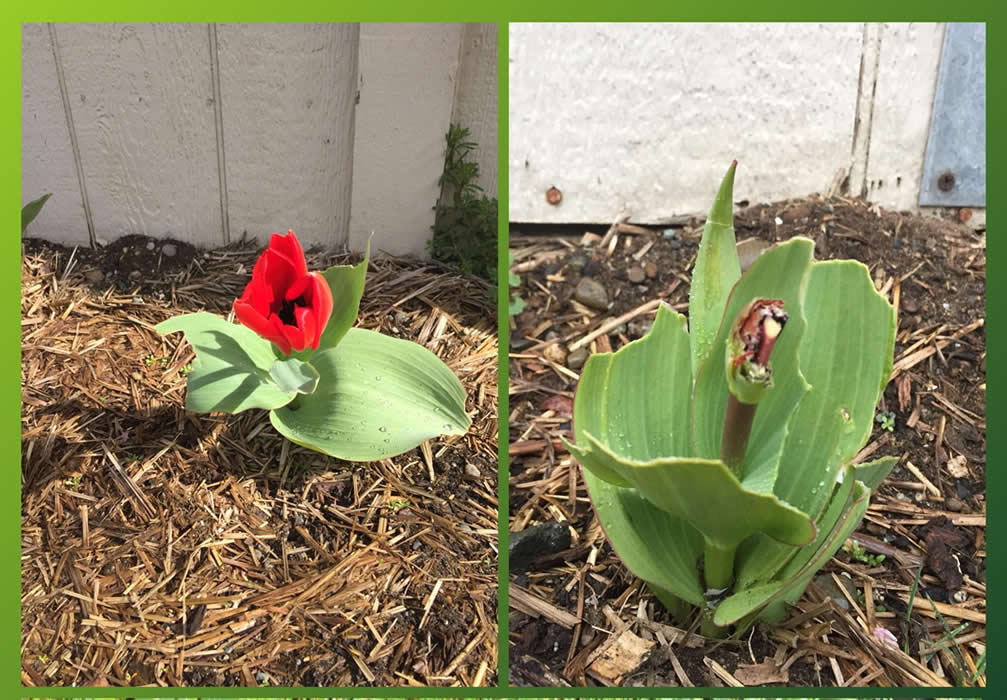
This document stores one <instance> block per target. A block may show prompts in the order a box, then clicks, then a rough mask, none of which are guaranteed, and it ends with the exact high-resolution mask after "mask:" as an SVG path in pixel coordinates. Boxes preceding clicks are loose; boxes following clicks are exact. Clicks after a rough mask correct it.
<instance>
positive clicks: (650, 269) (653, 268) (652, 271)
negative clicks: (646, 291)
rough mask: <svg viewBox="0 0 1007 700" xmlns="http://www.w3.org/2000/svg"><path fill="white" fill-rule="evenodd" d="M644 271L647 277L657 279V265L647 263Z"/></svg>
mask: <svg viewBox="0 0 1007 700" xmlns="http://www.w3.org/2000/svg"><path fill="white" fill-rule="evenodd" d="M643 271H644V272H645V273H646V274H647V277H649V278H651V279H654V278H655V277H657V263H652V262H649V263H647V264H646V265H644V267H643Z"/></svg>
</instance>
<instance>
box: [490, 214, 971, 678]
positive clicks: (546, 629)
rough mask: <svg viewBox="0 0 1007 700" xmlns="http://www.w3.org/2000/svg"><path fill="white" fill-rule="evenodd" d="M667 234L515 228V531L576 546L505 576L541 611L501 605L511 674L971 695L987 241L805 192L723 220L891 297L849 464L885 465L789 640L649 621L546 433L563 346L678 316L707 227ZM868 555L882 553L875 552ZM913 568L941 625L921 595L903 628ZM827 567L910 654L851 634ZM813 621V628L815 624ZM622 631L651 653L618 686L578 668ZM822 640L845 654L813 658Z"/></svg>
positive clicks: (567, 382) (555, 440)
mask: <svg viewBox="0 0 1007 700" xmlns="http://www.w3.org/2000/svg"><path fill="white" fill-rule="evenodd" d="M682 224H683V225H682V226H678V227H669V228H667V229H664V230H654V229H648V228H645V227H637V226H631V225H628V224H620V223H617V224H613V225H612V226H611V227H600V228H594V229H593V230H591V231H589V232H588V233H586V234H585V233H584V229H583V228H581V229H579V230H578V231H577V232H576V234H575V235H569V234H568V235H560V236H556V235H548V232H543V230H542V229H539V230H537V231H536V230H531V229H529V227H525V228H523V229H522V228H519V227H517V226H512V233H511V248H512V249H514V251H515V264H514V267H513V268H512V269H513V270H514V271H516V272H517V273H518V274H519V275H520V277H521V285H520V287H518V288H516V289H514V290H512V294H514V295H517V296H520V297H521V298H522V299H523V300H524V302H525V303H526V305H527V306H526V309H525V310H524V311H523V312H522V313H520V314H519V315H518V316H516V317H514V318H513V319H512V334H511V371H510V375H511V386H510V395H511V402H510V406H511V422H510V439H511V445H510V453H511V464H510V484H511V487H510V504H509V505H510V512H511V531H512V532H517V531H522V530H525V529H526V528H531V527H535V526H536V525H540V524H543V523H556V522H561V523H566V524H568V526H569V528H570V532H571V536H572V542H571V544H570V545H569V547H568V548H566V549H564V550H561V551H555V550H549V549H543V550H542V552H541V556H540V557H539V559H537V560H535V561H533V562H532V564H531V565H530V566H529V568H528V569H527V571H524V572H521V573H518V574H516V575H512V579H511V585H512V589H513V587H514V586H515V585H517V586H520V587H521V588H523V589H527V590H528V591H529V593H530V594H531V595H532V596H533V597H534V598H535V600H536V601H537V604H536V605H533V606H528V605H522V606H518V607H515V604H514V598H513V596H512V605H511V618H510V644H511V682H512V683H513V684H515V685H542V684H545V685H555V684H557V683H562V684H572V685H585V684H588V685H590V684H617V685H624V686H632V685H646V686H677V685H683V684H689V683H691V684H694V685H697V686H719V685H725V684H726V683H727V680H725V676H724V675H723V674H721V673H720V672H719V671H718V670H716V669H715V664H713V663H712V662H716V663H717V664H720V666H721V667H722V668H723V669H725V670H726V671H725V672H726V673H727V674H728V677H730V676H731V674H738V673H739V670H740V675H739V677H741V676H745V674H751V673H753V671H752V669H751V668H746V667H751V666H754V665H756V664H760V663H762V662H764V661H767V660H768V661H767V666H766V668H770V667H772V668H775V669H776V671H777V672H781V673H782V672H785V676H786V680H782V676H781V677H780V678H778V679H776V680H775V681H767V682H766V683H765V684H766V685H793V686H796V685H810V686H822V685H835V684H838V683H839V682H850V681H852V684H853V685H896V686H900V685H901V686H913V685H927V684H928V682H927V681H930V683H931V684H932V683H933V682H939V681H940V680H941V679H942V678H944V679H946V680H945V682H946V683H950V684H962V685H976V684H984V683H985V667H984V659H985V657H984V650H985V512H986V500H985V474H986V450H985V430H986V424H985V363H986V350H985V325H984V321H983V319H984V318H985V313H986V312H985V260H986V253H985V231H984V230H979V231H976V230H973V229H972V228H970V227H968V226H966V225H964V224H962V223H960V222H959V221H958V220H957V219H952V218H937V217H931V216H919V215H914V214H909V213H904V212H903V213H899V212H890V211H885V210H883V209H880V208H878V207H876V206H871V205H869V204H867V203H865V202H863V201H860V200H851V199H846V198H841V197H832V198H825V197H822V196H819V195H813V196H810V197H808V198H804V199H799V200H787V201H783V202H776V203H772V204H763V205H758V206H751V207H745V208H742V209H738V210H736V215H735V230H736V233H737V238H738V240H739V241H742V240H744V239H748V238H756V239H761V240H762V241H766V242H768V243H775V242H778V241H782V240H786V239H788V238H791V237H793V236H796V235H801V236H806V237H809V238H813V239H814V240H815V251H816V252H815V256H816V258H817V259H830V258H852V259H856V260H860V261H862V262H864V263H865V264H866V265H867V266H868V268H869V269H870V272H871V275H872V277H873V279H874V281H875V284H876V286H877V287H878V288H879V289H880V290H882V292H883V293H884V294H885V295H886V296H887V297H888V299H889V300H890V301H892V302H893V303H894V304H897V306H898V332H897V338H896V345H895V360H896V364H895V369H894V371H893V374H892V379H891V381H890V382H889V384H888V386H887V388H886V390H885V392H884V395H883V398H882V400H881V402H880V404H879V406H878V413H879V415H880V414H885V419H884V420H885V424H886V425H882V423H881V422H878V423H877V424H876V425H875V430H874V432H873V434H872V436H871V440H870V441H869V442H868V444H867V447H866V448H865V450H864V451H862V453H861V455H860V456H859V459H867V457H868V456H869V455H870V454H872V453H873V454H874V456H873V457H871V458H872V459H873V458H876V457H878V456H881V455H884V454H890V455H896V456H898V457H899V463H898V465H897V466H896V468H895V469H894V470H893V472H892V474H891V475H890V476H889V478H888V479H887V480H886V482H885V483H884V484H882V486H881V487H880V489H879V490H878V492H877V493H875V494H874V496H873V497H872V505H871V508H870V510H869V511H868V514H867V516H866V517H865V519H864V522H863V523H862V525H861V527H860V528H859V529H858V531H857V532H856V533H855V535H854V537H853V538H852V539H854V540H857V541H858V542H859V543H860V544H861V545H862V547H863V550H861V551H859V552H856V551H854V552H853V553H851V552H848V551H844V550H840V553H839V554H838V555H837V556H836V557H835V558H834V559H833V561H832V562H830V563H829V564H828V565H827V566H826V567H825V569H823V571H822V572H820V574H822V575H820V576H819V577H817V578H816V584H813V585H812V586H810V587H809V590H808V592H807V594H806V595H805V597H804V598H803V599H802V600H801V602H800V603H799V605H798V609H797V610H795V616H794V617H792V618H791V619H795V620H798V622H799V624H797V625H796V626H794V627H793V628H792V629H791V628H790V627H788V623H787V622H785V623H783V625H782V627H781V628H780V629H786V630H789V631H791V632H792V633H794V634H796V636H791V637H785V636H784V635H782V634H781V632H780V629H777V630H772V629H767V628H764V627H761V626H759V627H756V628H755V629H754V631H753V632H752V634H751V636H750V637H749V638H748V639H745V640H743V641H741V642H738V641H727V642H723V641H721V642H717V641H714V640H702V639H701V638H698V636H697V635H696V634H691V635H684V634H681V635H679V636H678V638H677V642H676V641H674V640H675V639H676V637H675V636H674V634H673V633H671V632H670V631H669V630H670V627H661V625H665V626H674V625H675V623H674V621H673V620H672V618H670V616H668V614H667V612H666V611H665V610H664V609H663V608H662V606H661V605H660V604H659V603H657V602H656V600H654V599H653V597H652V596H651V595H650V593H649V592H648V591H647V589H646V587H645V586H643V585H642V584H641V582H640V581H639V580H638V579H636V578H635V577H634V576H633V575H632V574H631V573H629V572H628V571H627V570H626V569H625V567H623V566H622V564H621V562H620V561H619V560H618V558H617V557H616V556H615V554H614V553H613V551H612V549H611V547H610V546H609V544H608V543H607V541H606V540H605V537H604V534H603V533H602V532H601V528H600V527H599V525H598V522H597V520H596V519H595V517H594V513H593V511H592V509H591V508H590V500H589V498H588V495H587V491H586V489H585V488H584V485H583V481H582V479H581V477H580V470H579V467H578V466H577V465H576V464H575V463H573V462H572V459H571V458H570V456H569V454H567V453H566V451H565V449H564V448H563V446H562V443H561V442H560V441H559V438H560V437H561V436H562V437H569V435H570V413H571V409H572V397H573V392H574V389H575V387H576V382H577V378H578V374H577V373H578V372H579V367H580V366H581V365H582V362H583V358H582V357H580V358H577V360H579V361H576V360H575V361H571V360H572V359H573V358H571V355H572V354H573V353H571V350H572V348H571V347H570V346H571V345H574V344H576V343H577V342H578V341H580V340H581V339H583V338H585V337H586V336H588V335H589V334H591V333H592V331H596V330H597V329H599V328H600V327H602V326H603V325H604V324H605V323H606V322H609V321H612V320H613V319H615V318H616V317H620V316H623V315H627V316H628V317H627V318H626V320H625V322H624V323H620V324H619V325H618V326H617V327H615V328H612V329H611V330H608V331H607V332H603V333H600V334H597V337H596V338H594V339H593V340H591V342H590V343H589V344H587V345H586V347H587V348H588V349H589V350H590V352H604V351H610V350H617V349H618V348H620V347H621V346H623V345H625V344H626V343H628V342H630V341H632V340H634V339H636V338H639V337H642V336H643V335H644V334H645V333H646V332H647V330H649V327H650V323H651V322H652V320H653V317H654V313H655V307H654V306H653V304H651V305H649V306H648V305H647V302H651V301H653V300H655V299H661V300H663V301H664V302H666V303H668V304H671V305H672V306H673V307H674V308H676V309H677V310H679V311H681V312H683V313H686V312H687V308H688V304H687V302H688V289H689V277H688V275H689V274H690V272H691V266H692V264H693V262H694V260H695V256H696V251H697V248H698V243H699V238H700V235H701V232H702V224H703V221H702V218H693V219H691V220H689V221H683V222H682ZM543 234H545V235H543ZM600 234H605V235H604V236H601V235H600ZM584 277H591V278H593V279H594V280H596V281H598V282H600V283H601V285H602V286H603V287H604V288H605V290H606V292H607V296H608V301H609V303H610V308H609V309H608V310H607V311H598V310H594V309H591V308H589V307H588V306H584V305H581V304H579V303H578V302H577V301H574V300H573V297H574V295H575V290H576V289H577V286H578V283H580V281H581V280H582V278H584ZM641 307H642V308H641ZM609 325H612V324H609ZM880 420H881V419H880V418H879V421H880ZM889 424H890V426H889ZM887 427H890V429H886V428H887ZM914 470H915V471H914ZM938 494H939V495H938ZM940 518H945V520H943V521H942V520H940ZM935 530H937V531H939V532H940V533H942V534H939V535H935V534H934V531H935ZM872 554H874V555H881V557H882V560H877V559H873V560H872V559H871V558H870V556H871V555H872ZM924 560H925V562H924ZM921 564H925V565H924V566H923V569H922V576H921V578H920V580H919V591H920V593H919V595H920V597H922V596H923V594H924V593H925V594H926V595H929V596H930V598H931V599H932V600H934V601H938V602H943V603H946V604H947V605H948V606H949V607H947V608H942V610H943V611H944V613H945V615H944V618H945V619H944V620H943V621H938V620H935V619H934V617H935V616H934V614H933V613H932V611H931V610H930V609H929V604H928V603H925V605H924V606H923V607H925V608H927V609H926V610H923V609H922V608H921V607H916V606H919V605H920V603H921V600H920V599H916V600H915V605H914V609H913V613H912V615H911V616H910V620H909V622H908V623H907V622H906V621H905V617H906V610H907V601H908V600H909V597H908V595H907V593H906V592H907V591H908V590H909V589H910V588H912V587H913V584H914V580H915V578H916V576H917V573H918V571H919V568H920V565H921ZM959 566H960V572H959V571H958V569H959ZM832 573H835V574H839V575H841V578H842V579H843V580H844V585H845V583H849V582H850V581H852V582H853V588H854V589H856V590H857V591H859V595H861V596H862V595H863V593H864V591H865V587H867V588H869V589H871V590H872V591H873V593H874V597H875V598H877V600H876V602H875V603H874V605H876V606H880V608H881V610H880V611H879V610H877V609H872V610H871V611H870V613H869V615H870V619H871V621H872V622H873V623H874V624H876V625H879V626H883V627H886V628H887V629H889V630H890V631H891V632H892V633H893V634H894V635H895V637H896V638H897V639H898V641H899V644H900V646H902V648H903V649H904V650H908V654H902V653H901V652H900V654H901V656H899V655H898V654H895V653H894V652H891V650H890V648H884V647H883V646H882V645H881V644H880V643H876V642H875V641H873V640H872V639H871V638H870V635H869V634H867V633H865V632H864V629H865V628H866V626H865V625H864V624H863V623H864V620H863V619H855V613H860V615H861V616H862V615H864V614H868V613H864V612H862V611H860V610H859V609H857V610H850V611H847V610H846V609H844V608H842V607H841V606H840V605H838V604H837V601H836V600H832V601H831V602H830V599H831V598H837V599H841V598H844V596H843V595H842V594H841V593H839V592H833V593H830V592H829V590H828V589H829V587H830V586H832V587H833V588H836V586H835V583H834V580H833V579H832V577H831V575H830V574H832ZM956 573H957V574H958V575H957V577H956V576H955V574H956ZM819 585H820V586H821V588H820V587H819ZM859 600H860V605H861V606H862V605H863V598H862V597H861V598H860V599H859ZM842 602H843V603H847V601H845V600H844V601H842ZM815 605H823V606H825V607H824V608H823V610H824V611H823V612H820V614H818V615H813V616H811V619H804V620H801V619H800V618H799V617H798V616H799V615H800V613H801V611H802V610H804V611H808V610H809V609H810V608H813V607H814V606H815ZM846 607H847V608H848V607H849V605H848V604H847V605H846ZM956 611H957V612H956ZM962 611H965V612H962ZM563 613H566V614H563ZM570 615H572V616H573V617H570ZM956 615H964V616H965V617H966V618H967V619H954V618H955V616H956ZM807 617H808V616H805V618H807ZM820 623H824V624H825V627H824V628H814V627H813V626H814V625H816V624H820ZM944 624H946V625H950V626H951V627H952V628H956V627H957V626H958V625H959V624H964V625H965V627H964V629H962V630H959V631H957V632H955V637H956V639H961V640H962V642H961V643H960V644H959V645H957V646H955V649H954V653H953V654H949V653H947V652H943V653H940V654H937V655H936V656H935V655H934V654H933V652H932V651H930V644H931V643H932V642H936V641H938V640H939V639H940V638H941V637H943V636H945V633H946V630H945V629H944V628H943V625H944ZM627 626H628V628H629V629H631V631H633V632H634V633H635V634H636V635H638V636H639V637H641V638H642V639H643V640H644V642H648V643H649V642H656V646H654V647H653V649H652V651H651V652H650V653H649V654H648V655H645V656H643V657H641V659H638V660H637V663H634V664H630V666H631V668H628V669H626V670H625V673H624V675H622V676H621V677H620V676H615V677H612V676H606V675H605V673H604V672H603V671H604V669H603V668H602V667H600V666H592V663H593V662H594V661H595V659H593V657H592V652H593V650H594V649H595V647H599V646H602V645H603V644H604V643H605V642H606V640H609V639H610V637H611V636H612V633H613V632H615V631H621V630H622V629H623V628H626V627H627ZM822 629H825V631H826V633H827V636H826V637H823V636H821V635H822ZM662 630H663V631H664V634H663V637H662V635H661V634H660V632H661V631H662ZM669 635H670V636H669ZM683 638H684V641H683ZM785 639H786V643H785V642H784V640H785ZM823 639H827V640H828V644H829V645H831V647H829V648H832V649H833V650H834V649H840V650H843V651H844V652H845V653H847V654H849V658H846V657H844V656H843V655H842V654H839V655H838V658H837V656H836V652H834V651H833V653H831V654H830V653H828V648H826V647H824V646H822V644H821V640H823ZM697 640H700V641H701V643H699V644H698V645H696V642H697ZM615 646H616V647H618V646H619V645H618V644H616V645H615ZM924 651H930V653H926V654H924ZM959 652H960V653H959ZM627 653H628V652H627ZM594 654H595V656H596V655H597V651H594ZM931 657H934V659H936V661H934V660H932V659H931ZM907 659H908V661H907ZM924 661H926V662H929V663H928V664H927V663H924ZM769 662H772V663H769ZM976 663H978V664H980V666H981V668H980V669H979V670H978V672H976V671H977V669H976V668H973V667H974V666H975V664H976ZM927 665H929V667H930V669H932V670H933V669H936V670H935V671H934V672H935V673H936V677H935V678H930V677H929V676H927V675H926V673H927V671H926V669H923V670H921V667H923V666H927ZM676 666H677V668H676ZM599 668H602V672H599V670H598V669H599ZM781 668H782V671H781ZM745 677H755V676H751V675H749V676H745ZM768 677H770V676H767V678H768ZM840 679H841V680H840ZM549 681H552V682H549ZM750 684H759V683H750Z"/></svg>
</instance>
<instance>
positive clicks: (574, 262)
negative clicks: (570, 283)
mask: <svg viewBox="0 0 1007 700" xmlns="http://www.w3.org/2000/svg"><path fill="white" fill-rule="evenodd" d="M566 264H567V265H568V266H569V267H570V268H572V269H574V270H576V271H577V272H580V271H582V270H583V269H584V266H585V265H587V256H586V255H584V254H583V253H574V254H573V255H571V256H570V257H569V258H568V259H567V261H566Z"/></svg>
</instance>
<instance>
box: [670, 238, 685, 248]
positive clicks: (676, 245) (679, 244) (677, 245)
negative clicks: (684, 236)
mask: <svg viewBox="0 0 1007 700" xmlns="http://www.w3.org/2000/svg"><path fill="white" fill-rule="evenodd" d="M671 247H672V249H673V250H678V249H679V248H681V247H682V241H680V240H678V239H677V238H676V239H674V240H673V241H672V242H671Z"/></svg>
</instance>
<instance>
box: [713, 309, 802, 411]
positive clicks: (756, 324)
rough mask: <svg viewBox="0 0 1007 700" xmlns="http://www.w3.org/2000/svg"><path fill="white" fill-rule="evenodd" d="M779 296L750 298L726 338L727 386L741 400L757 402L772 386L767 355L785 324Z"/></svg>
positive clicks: (785, 319)
mask: <svg viewBox="0 0 1007 700" xmlns="http://www.w3.org/2000/svg"><path fill="white" fill-rule="evenodd" d="M787 318H788V317H787V312H786V311H784V310H783V301H782V300H780V299H754V300H753V301H751V302H750V303H749V304H748V305H746V306H745V308H743V309H742V310H741V313H739V314H738V317H737V318H736V319H735V320H734V325H733V326H732V327H731V335H730V336H729V337H728V340H727V385H728V387H729V388H730V390H731V393H732V394H734V396H735V397H736V398H737V399H738V401H740V402H741V403H748V404H754V403H758V402H759V400H760V399H761V398H762V396H763V394H765V392H766V390H767V389H769V388H770V387H771V386H773V373H772V370H771V369H770V366H769V356H770V354H771V353H772V352H773V346H775V345H776V340H777V339H778V338H779V337H780V333H781V332H782V331H783V327H784V325H786V323H787Z"/></svg>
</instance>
